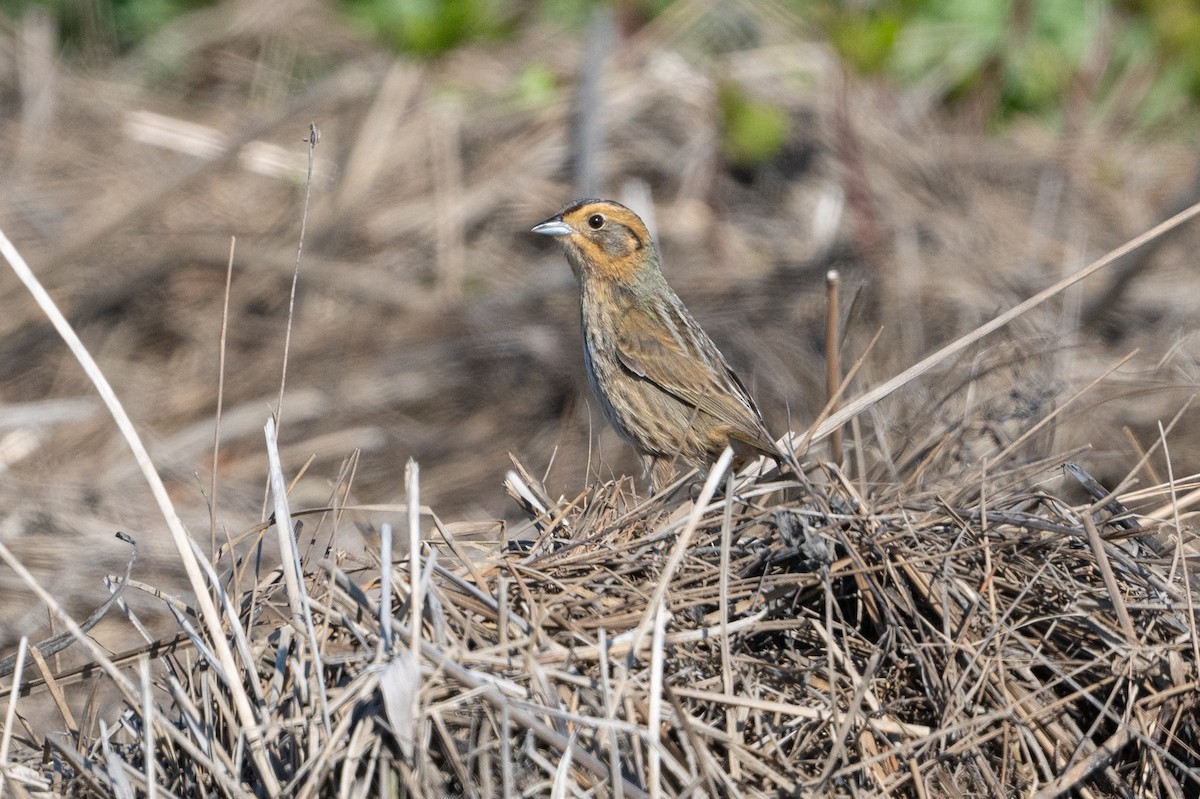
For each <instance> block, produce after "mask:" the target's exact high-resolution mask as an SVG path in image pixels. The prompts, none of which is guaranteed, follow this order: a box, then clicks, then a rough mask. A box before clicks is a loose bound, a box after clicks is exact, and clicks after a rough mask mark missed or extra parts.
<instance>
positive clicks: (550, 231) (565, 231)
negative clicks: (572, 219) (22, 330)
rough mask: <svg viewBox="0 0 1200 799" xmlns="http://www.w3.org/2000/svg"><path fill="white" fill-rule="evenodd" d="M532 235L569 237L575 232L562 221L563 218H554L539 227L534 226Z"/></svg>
mask: <svg viewBox="0 0 1200 799" xmlns="http://www.w3.org/2000/svg"><path fill="white" fill-rule="evenodd" d="M530 232H531V233H541V234H542V235H543V236H569V235H571V234H572V233H574V232H575V231H574V230H572V229H571V226H570V225H568V224H567V223H566V222H564V221H562V217H561V216H552V217H550V218H549V219H547V220H546V221H545V222H542V223H541V224H539V225H534V226H533V230H531V231H530Z"/></svg>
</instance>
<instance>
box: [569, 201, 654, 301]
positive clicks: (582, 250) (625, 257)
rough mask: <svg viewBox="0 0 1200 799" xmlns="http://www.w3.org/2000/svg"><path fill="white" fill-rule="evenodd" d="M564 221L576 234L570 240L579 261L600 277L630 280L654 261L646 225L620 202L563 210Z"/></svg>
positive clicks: (583, 203)
mask: <svg viewBox="0 0 1200 799" xmlns="http://www.w3.org/2000/svg"><path fill="white" fill-rule="evenodd" d="M562 220H563V222H565V223H566V224H567V225H569V226H570V227H571V229H572V230H574V231H575V232H574V233H573V234H572V235H571V237H570V241H571V245H572V246H573V247H574V248H575V249H576V251H577V252H578V254H579V257H580V259H581V260H582V261H584V262H585V263H586V265H587V266H588V267H589V268H590V269H591V270H592V271H593V272H595V273H596V274H598V275H600V276H603V277H606V278H608V279H610V280H615V281H618V282H626V281H630V280H632V279H633V277H634V276H635V275H636V274H637V272H638V270H640V269H642V268H643V267H644V266H646V265H647V262H648V259H649V260H652V259H653V258H654V254H653V252H654V251H653V248H652V246H651V242H650V233H649V231H647V230H646V226H645V225H644V224H642V220H641V219H639V218H638V216H637V214H635V213H633V211H630V210H629V209H628V208H626V207H625V206H623V205H620V204H619V203H614V202H609V201H586V202H581V203H579V204H578V205H575V206H573V207H571V208H568V209H567V210H566V211H564V212H563V213H562Z"/></svg>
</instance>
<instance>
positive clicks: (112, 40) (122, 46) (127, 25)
mask: <svg viewBox="0 0 1200 799" xmlns="http://www.w3.org/2000/svg"><path fill="white" fill-rule="evenodd" d="M216 2H217V0H94V1H93V2H87V1H86V0H0V12H2V13H3V14H4V15H5V16H7V17H9V18H10V19H14V20H17V19H20V18H21V17H22V16H24V15H25V13H26V12H27V11H29V10H30V9H42V10H44V11H45V12H46V13H48V14H50V15H51V16H52V17H53V18H54V19H55V20H56V21H57V23H58V30H59V35H60V37H61V39H62V42H63V48H64V49H65V50H67V51H72V50H73V51H87V52H90V53H93V54H95V53H98V52H99V53H104V52H108V51H112V52H120V51H123V50H127V49H129V48H130V47H134V46H136V45H137V44H139V43H140V42H141V41H142V40H143V39H145V38H146V37H147V36H149V35H150V34H152V33H154V32H155V31H156V30H158V29H159V28H160V27H161V26H162V25H164V24H165V23H167V22H169V21H171V20H172V19H174V18H175V17H178V16H179V15H181V14H186V13H187V12H189V11H194V10H196V9H198V8H204V7H206V6H211V5H214V4H215V3H216Z"/></svg>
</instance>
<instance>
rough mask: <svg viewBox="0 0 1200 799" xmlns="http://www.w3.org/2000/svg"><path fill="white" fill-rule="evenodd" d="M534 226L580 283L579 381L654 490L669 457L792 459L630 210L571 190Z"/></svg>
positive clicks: (667, 475)
mask: <svg viewBox="0 0 1200 799" xmlns="http://www.w3.org/2000/svg"><path fill="white" fill-rule="evenodd" d="M533 232H534V233H540V234H542V235H546V236H555V237H557V238H558V240H559V241H560V242H561V243H562V245H563V248H564V250H565V251H566V256H567V262H568V263H569V264H570V265H571V271H572V272H574V274H575V278H576V280H577V282H578V284H579V311H580V321H581V323H582V326H583V358H584V364H585V366H586V369H587V374H588V381H589V382H590V383H591V386H592V390H593V391H594V392H595V393H596V397H597V398H598V399H599V400H600V406H601V408H603V410H604V415H605V417H606V418H607V419H608V421H609V422H610V423H611V424H612V426H613V427H614V428H616V430H617V432H618V433H619V434H620V435H621V437H622V438H624V439H625V440H626V441H628V442H629V443H630V444H632V445H633V447H634V449H635V450H637V452H638V454H639V455H640V456H641V458H642V460H643V463H644V464H645V468H646V471H647V472H648V473H649V475H650V481H651V485H652V487H653V489H654V491H656V492H657V491H660V490H662V489H663V488H664V487H665V486H667V485H668V484H669V483H670V482H671V481H672V480H673V479H674V477H675V473H676V465H677V463H679V462H682V463H685V464H688V465H691V466H705V465H708V464H711V463H712V462H713V461H715V460H716V459H717V458H718V457H720V455H721V453H722V452H723V451H724V450H725V447H726V446H732V447H733V450H734V454H735V461H734V463H735V466H736V465H740V464H741V463H743V462H744V461H745V460H746V459H747V458H748V457H750V456H754V455H758V454H762V455H767V456H769V457H771V458H773V459H775V461H776V462H777V463H782V462H784V461H786V462H788V463H789V464H794V463H795V456H794V455H792V454H791V453H788V452H786V451H784V450H781V449H780V448H779V447H777V446H776V444H775V440H774V438H772V436H771V435H770V433H768V432H767V429H766V425H765V424H764V423H763V418H762V414H761V413H760V412H759V410H758V406H756V405H755V404H754V400H753V398H751V396H750V393H749V392H748V391H747V390H746V386H745V385H744V384H743V383H742V381H741V380H739V379H738V377H737V375H736V374H734V372H733V370H732V369H731V368H730V367H729V364H728V362H726V360H725V358H724V356H722V355H721V352H720V350H718V349H717V346H716V345H715V344H713V342H712V339H710V338H709V337H708V334H707V333H705V332H704V330H703V328H701V327H700V325H699V324H697V323H696V320H695V319H693V318H692V315H691V314H690V313H689V312H688V309H687V308H686V307H684V304H683V301H682V300H680V299H679V295H677V294H676V293H675V291H674V290H673V289H672V288H671V287H670V286H669V285H667V280H666V278H665V277H664V276H663V273H662V269H661V267H660V264H659V257H658V250H657V248H656V247H655V245H654V242H653V241H652V240H651V238H650V232H649V231H648V230H647V229H646V225H645V224H644V223H643V222H642V220H641V219H640V218H639V217H638V215H637V214H635V213H634V212H633V211H631V210H629V209H628V208H626V207H625V206H624V205H621V204H620V203H617V202H613V201H611V200H593V199H584V200H578V201H576V202H575V203H572V204H571V205H570V206H568V207H567V208H566V209H564V210H563V211H562V212H561V213H558V214H555V215H554V216H552V217H550V218H549V219H547V220H546V221H544V222H541V223H540V224H538V225H535V226H534V227H533ZM794 468H795V470H796V473H797V474H799V470H798V467H794Z"/></svg>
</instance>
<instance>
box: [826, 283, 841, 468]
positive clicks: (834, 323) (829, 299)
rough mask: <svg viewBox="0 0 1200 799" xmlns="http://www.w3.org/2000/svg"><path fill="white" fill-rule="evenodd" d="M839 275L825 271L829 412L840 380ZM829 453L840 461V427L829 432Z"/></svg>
mask: <svg viewBox="0 0 1200 799" xmlns="http://www.w3.org/2000/svg"><path fill="white" fill-rule="evenodd" d="M840 283H841V277H840V276H839V275H838V271H837V270H836V269H830V270H829V271H828V272H826V273H825V402H826V405H827V407H828V408H829V412H830V413H834V412H836V411H837V408H838V385H839V384H840V383H841V381H842V362H841V352H842V340H841V334H840V324H839V321H838V319H839V312H838V294H839V292H840ZM829 454H830V457H831V458H832V459H833V462H834V463H835V464H838V465H840V464H841V462H842V428H841V426H838V427H835V428H834V429H833V432H832V433H831V434H830V439H829Z"/></svg>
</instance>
